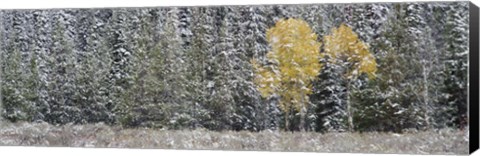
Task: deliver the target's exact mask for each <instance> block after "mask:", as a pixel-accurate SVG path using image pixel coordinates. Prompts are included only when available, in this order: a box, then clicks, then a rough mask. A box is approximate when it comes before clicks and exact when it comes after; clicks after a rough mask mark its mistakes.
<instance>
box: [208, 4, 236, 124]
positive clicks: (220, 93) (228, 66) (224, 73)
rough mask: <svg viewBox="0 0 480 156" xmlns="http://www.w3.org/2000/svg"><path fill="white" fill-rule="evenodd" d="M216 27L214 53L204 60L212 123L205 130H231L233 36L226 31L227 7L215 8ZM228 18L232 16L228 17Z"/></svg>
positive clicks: (229, 24) (227, 22)
mask: <svg viewBox="0 0 480 156" xmlns="http://www.w3.org/2000/svg"><path fill="white" fill-rule="evenodd" d="M214 9H215V10H216V15H214V16H215V18H216V23H217V24H216V25H217V26H218V29H217V33H218V35H217V36H218V37H217V38H216V40H215V43H216V44H215V46H214V51H213V53H212V54H210V55H211V57H210V58H209V59H208V60H207V66H208V67H207V68H209V69H207V75H208V77H207V79H208V80H207V81H208V83H207V87H208V89H207V91H208V92H209V93H208V94H209V95H208V109H210V110H211V114H210V116H211V120H210V122H209V123H208V125H207V128H208V129H212V130H221V129H230V128H231V127H230V126H231V125H232V123H231V121H230V119H231V118H233V113H234V110H235V109H234V105H235V101H234V99H233V90H232V89H231V79H232V77H233V76H234V73H233V70H232V69H233V68H232V63H231V58H232V57H233V56H232V55H233V53H234V45H233V36H232V33H231V32H230V31H229V30H228V29H229V27H230V26H231V23H230V21H229V20H228V16H231V15H228V14H229V13H228V9H229V7H216V8H214ZM230 14H231V13H230Z"/></svg>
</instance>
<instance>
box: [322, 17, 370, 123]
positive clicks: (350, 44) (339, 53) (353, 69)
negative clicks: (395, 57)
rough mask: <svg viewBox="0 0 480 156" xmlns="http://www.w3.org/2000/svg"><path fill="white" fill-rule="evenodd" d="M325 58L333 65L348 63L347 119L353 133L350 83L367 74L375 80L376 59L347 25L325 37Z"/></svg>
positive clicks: (335, 29)
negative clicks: (340, 62)
mask: <svg viewBox="0 0 480 156" xmlns="http://www.w3.org/2000/svg"><path fill="white" fill-rule="evenodd" d="M324 50H325V53H322V55H325V57H329V58H330V60H331V62H332V63H337V62H339V61H346V62H348V63H349V64H348V68H347V71H346V73H345V74H344V77H345V78H346V79H347V80H348V82H347V117H348V130H349V131H353V117H352V116H353V111H352V106H351V103H350V94H349V93H350V82H351V81H353V80H355V79H356V78H357V77H358V76H359V75H361V74H367V76H368V77H369V78H370V79H372V78H375V72H376V71H377V63H376V61H375V57H374V56H373V54H371V53H370V51H369V48H368V46H367V45H366V44H365V43H363V42H362V41H361V40H360V39H359V38H358V35H357V34H356V33H355V32H353V30H352V29H351V28H350V27H348V26H347V25H345V24H341V25H340V27H338V28H333V29H332V32H331V34H330V35H327V36H325V37H324Z"/></svg>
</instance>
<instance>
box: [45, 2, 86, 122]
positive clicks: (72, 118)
mask: <svg viewBox="0 0 480 156" xmlns="http://www.w3.org/2000/svg"><path fill="white" fill-rule="evenodd" d="M52 25H53V29H54V30H53V36H52V41H53V45H52V47H51V55H50V57H49V59H50V60H49V62H48V66H50V67H51V68H52V73H51V74H50V75H48V76H49V77H50V81H51V83H50V84H49V85H48V88H49V93H48V95H49V104H50V110H51V112H50V113H48V114H46V115H45V121H47V122H49V123H52V124H65V123H69V122H79V120H80V113H81V111H80V109H79V107H78V106H77V105H76V104H75V103H74V101H73V95H74V93H75V90H76V88H75V87H76V86H75V76H76V75H75V73H76V67H75V62H76V58H75V51H74V41H73V37H74V36H73V34H74V28H73V26H74V19H73V18H72V12H70V10H61V11H58V12H54V15H53V20H52Z"/></svg>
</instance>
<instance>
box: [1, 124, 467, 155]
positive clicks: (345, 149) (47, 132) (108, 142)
mask: <svg viewBox="0 0 480 156" xmlns="http://www.w3.org/2000/svg"><path fill="white" fill-rule="evenodd" d="M0 145H1V146H55V147H59V146H62V147H63V146H68V147H98V148H160V149H195V150H237V151H238V150H249V151H301V152H322V153H323V152H335V153H383V154H387V153H401V154H468V136H467V135H466V132H465V131H455V130H439V131H424V132H410V133H403V134H394V133H327V134H321V133H314V132H304V133H300V132H295V133H291V132H279V131H263V132H247V131H241V132H233V131H226V132H214V131H207V130H190V131H189V130H177V131H173V130H159V129H146V128H145V129H122V128H120V127H110V126H107V125H104V124H95V125H93V124H92V125H64V126H52V125H49V124H46V123H7V122H3V123H0Z"/></svg>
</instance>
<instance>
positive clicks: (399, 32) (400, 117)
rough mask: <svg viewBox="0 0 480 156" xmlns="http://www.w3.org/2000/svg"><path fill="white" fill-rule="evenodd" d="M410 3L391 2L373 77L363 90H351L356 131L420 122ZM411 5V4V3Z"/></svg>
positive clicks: (396, 128) (413, 125)
mask: <svg viewBox="0 0 480 156" xmlns="http://www.w3.org/2000/svg"><path fill="white" fill-rule="evenodd" d="M411 5H412V4H394V6H393V11H394V12H393V13H392V14H391V17H390V18H389V20H388V21H387V23H385V26H386V30H385V31H384V33H383V34H382V36H383V37H384V38H385V39H386V42H380V43H379V44H378V53H377V60H378V64H379V68H378V73H377V78H376V79H375V80H374V81H371V82H370V83H368V84H367V85H366V86H365V88H364V91H363V92H356V93H354V95H353V97H354V99H355V102H356V103H357V106H358V107H357V109H358V110H361V111H358V113H356V114H355V121H356V128H357V130H360V131H371V130H380V131H396V132H400V131H401V130H403V129H405V128H417V127H418V126H420V125H419V124H421V123H422V122H423V115H424V114H422V112H421V108H423V107H421V106H422V101H421V97H422V95H421V94H417V93H421V88H420V87H419V86H420V85H419V83H420V82H421V81H420V80H421V75H420V74H421V73H422V71H421V64H420V61H419V58H417V57H418V53H417V52H418V48H419V47H418V46H415V39H414V36H413V33H411V32H416V31H412V29H411V28H412V25H409V24H413V23H409V22H407V21H408V20H412V18H414V17H418V16H417V15H416V14H413V13H412V11H408V8H409V6H411ZM413 5H414V4H413Z"/></svg>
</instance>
